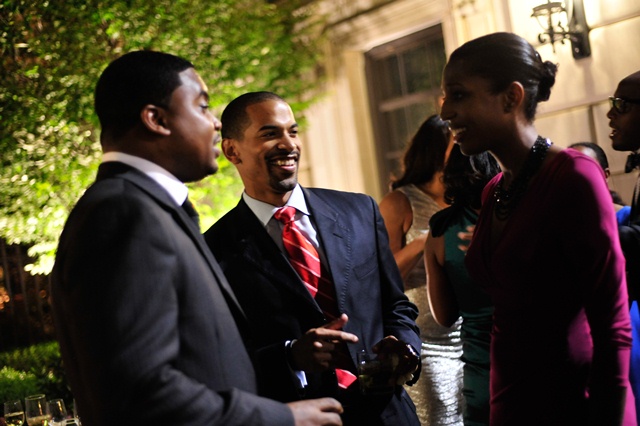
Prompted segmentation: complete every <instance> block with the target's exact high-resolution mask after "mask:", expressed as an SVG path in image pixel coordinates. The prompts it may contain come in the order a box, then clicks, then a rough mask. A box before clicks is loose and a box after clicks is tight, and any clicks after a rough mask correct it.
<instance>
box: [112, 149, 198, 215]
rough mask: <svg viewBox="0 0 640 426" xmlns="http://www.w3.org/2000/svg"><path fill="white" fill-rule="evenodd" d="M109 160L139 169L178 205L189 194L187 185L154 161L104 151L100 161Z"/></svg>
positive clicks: (122, 153)
mask: <svg viewBox="0 0 640 426" xmlns="http://www.w3.org/2000/svg"><path fill="white" fill-rule="evenodd" d="M110 161H118V162H120V163H124V164H126V165H128V166H131V167H133V168H136V169H138V170H140V171H141V172H142V173H144V174H145V175H147V176H149V177H150V178H151V179H153V180H154V181H155V182H156V183H157V184H158V185H160V186H161V187H163V188H164V189H165V191H167V192H168V193H169V195H170V196H171V198H173V199H174V200H175V202H176V203H177V204H178V205H179V206H181V205H182V203H184V201H185V200H186V199H187V195H188V194H189V189H188V188H187V186H186V185H185V184H184V183H182V182H180V180H178V178H176V177H175V176H174V175H172V174H171V173H169V172H168V171H167V170H165V169H163V168H162V167H160V166H158V165H157V164H156V163H152V162H151V161H149V160H145V159H144V158H140V157H136V156H135V155H131V154H125V153H124V152H116V151H111V152H105V153H104V154H103V155H102V162H103V163H107V162H110Z"/></svg>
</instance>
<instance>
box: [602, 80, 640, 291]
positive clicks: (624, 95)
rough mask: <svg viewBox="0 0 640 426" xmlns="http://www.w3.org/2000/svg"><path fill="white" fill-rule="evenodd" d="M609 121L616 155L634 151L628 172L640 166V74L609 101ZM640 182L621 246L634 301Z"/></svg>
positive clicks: (639, 276)
mask: <svg viewBox="0 0 640 426" xmlns="http://www.w3.org/2000/svg"><path fill="white" fill-rule="evenodd" d="M609 101H610V104H611V108H610V109H609V112H607V117H608V118H609V120H610V122H609V125H610V126H611V135H610V137H611V146H612V148H613V149H614V150H616V151H633V153H632V154H630V155H629V158H628V160H627V166H626V168H625V169H626V170H625V171H626V172H627V173H630V172H632V171H634V170H635V169H636V168H638V167H639V166H640V71H637V72H635V73H633V74H631V75H629V76H627V77H625V78H624V79H622V81H620V83H619V84H618V87H617V89H616V91H615V93H614V95H613V96H612V97H611V98H610V99H609ZM639 186H640V178H638V182H637V183H636V187H635V190H634V191H633V200H632V203H631V215H630V216H629V223H628V224H626V225H622V226H620V245H621V246H622V250H623V251H624V254H625V257H626V259H627V285H628V286H629V295H630V296H631V298H632V299H633V300H638V298H639V296H640V201H639V197H640V188H639Z"/></svg>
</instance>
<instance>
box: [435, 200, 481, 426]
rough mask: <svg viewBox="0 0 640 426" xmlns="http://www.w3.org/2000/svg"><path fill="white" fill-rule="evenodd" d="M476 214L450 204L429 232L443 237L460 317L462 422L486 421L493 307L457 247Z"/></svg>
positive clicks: (445, 264)
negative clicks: (467, 267) (470, 272)
mask: <svg viewBox="0 0 640 426" xmlns="http://www.w3.org/2000/svg"><path fill="white" fill-rule="evenodd" d="M477 219H478V215H477V213H476V212H474V211H473V210H471V209H468V208H465V207H458V206H455V205H454V206H451V207H448V208H446V209H444V210H441V211H440V212H438V213H436V214H435V215H433V217H432V218H431V222H430V224H431V232H432V235H433V236H435V237H438V236H441V235H443V236H444V247H445V256H444V257H445V261H444V270H445V273H446V276H447V279H448V280H449V282H450V283H451V285H452V286H453V290H454V293H455V296H456V299H457V302H458V308H459V311H460V316H461V317H462V358H461V359H462V361H463V362H464V367H463V372H464V373H463V388H462V393H463V394H464V398H465V402H466V408H465V411H464V424H465V425H488V424H489V345H490V339H491V337H490V333H491V324H492V320H491V318H492V315H493V306H492V304H491V299H490V298H489V295H488V294H486V293H485V292H484V291H483V290H482V289H481V288H480V287H479V286H478V285H476V284H474V283H473V282H472V281H471V278H470V277H469V274H468V273H467V269H466V267H465V265H464V257H465V253H464V252H463V251H461V250H460V249H459V248H458V245H459V244H460V239H459V238H458V233H459V232H462V231H466V229H467V227H468V226H470V225H475V223H476V221H477Z"/></svg>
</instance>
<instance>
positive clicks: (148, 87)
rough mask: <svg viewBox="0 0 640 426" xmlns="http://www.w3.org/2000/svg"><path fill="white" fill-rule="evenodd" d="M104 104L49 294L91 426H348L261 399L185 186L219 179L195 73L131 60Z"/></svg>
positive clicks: (232, 302)
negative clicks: (95, 154) (86, 183)
mask: <svg viewBox="0 0 640 426" xmlns="http://www.w3.org/2000/svg"><path fill="white" fill-rule="evenodd" d="M95 95H96V98H95V107H96V112H97V114H98V117H99V119H100V123H101V125H102V133H101V144H102V147H103V151H104V157H103V163H102V164H101V166H100V169H99V171H98V175H97V178H96V181H95V183H94V184H93V185H92V186H91V187H90V188H89V189H88V190H87V191H86V193H85V194H84V195H83V196H82V198H81V199H80V200H79V201H78V203H77V205H76V206H75V208H74V209H73V211H72V212H71V214H70V216H69V218H68V221H67V224H66V226H65V229H64V232H63V234H62V236H61V239H60V243H59V247H58V252H57V256H56V263H55V267H54V270H53V285H52V287H53V308H54V315H55V322H56V329H57V332H58V336H59V341H60V347H61V351H62V357H63V361H64V366H65V369H66V371H67V374H68V379H69V382H70V385H71V389H72V391H73V394H74V397H75V400H76V403H77V405H78V411H79V414H80V416H81V417H82V422H83V424H84V425H88V426H94V425H115V424H118V425H121V424H122V425H155V426H157V425H172V426H176V425H180V426H185V425H225V426H229V425H274V426H276V425H277V426H280V425H293V424H305V425H306V424H316V425H325V424H330V425H334V424H341V420H340V418H339V413H340V412H341V407H340V404H339V403H338V402H337V401H335V400H331V399H329V398H327V399H323V400H317V401H311V403H310V404H307V405H304V404H303V405H296V404H288V406H287V405H284V404H282V403H280V402H276V401H272V400H268V399H265V398H262V397H259V396H257V395H256V393H257V385H256V377H255V372H254V369H253V367H252V363H251V360H250V357H249V355H248V353H247V351H246V348H245V347H244V345H243V341H242V336H241V333H242V329H243V328H246V327H247V325H246V318H245V316H244V313H243V311H242V308H241V307H240V306H239V304H238V302H237V300H236V297H235V295H234V294H233V291H232V290H231V288H230V287H229V285H228V283H227V281H226V279H225V277H224V276H223V274H222V271H221V270H220V268H219V266H218V264H217V262H216V260H215V259H214V258H213V256H212V254H211V252H210V251H209V249H208V248H207V246H206V244H205V242H204V240H203V238H202V235H201V234H200V230H199V226H198V225H197V216H196V215H195V211H194V210H193V207H190V208H189V206H190V203H189V202H188V200H187V191H188V190H187V187H186V186H185V185H184V183H183V182H192V181H196V180H200V179H202V178H203V177H205V176H207V175H210V174H212V173H215V172H216V170H217V168H218V165H217V163H216V158H217V157H218V155H219V150H218V149H217V148H216V147H215V145H216V143H217V141H218V139H219V137H218V135H217V132H218V131H219V130H220V122H219V121H218V120H217V119H216V118H215V117H213V115H212V114H211V113H210V112H209V110H208V93H207V88H206V86H205V84H204V82H203V81H202V79H201V78H200V76H199V75H198V74H197V73H196V71H195V70H194V68H193V65H192V64H191V63H189V62H188V61H186V60H184V59H181V58H178V57H176V56H173V55H168V54H164V53H159V52H150V51H139V52H132V53H128V54H126V55H124V56H122V57H120V58H119V59H116V60H115V61H114V62H112V63H111V64H110V65H109V66H108V67H107V68H106V69H105V71H104V72H103V73H102V75H101V77H100V80H99V81H98V84H97V88H96V94H95ZM185 201H186V203H185ZM183 203H185V204H184V208H181V205H182V204H183ZM192 216H195V218H194V217H192ZM194 219H195V220H194ZM236 323H237V325H236ZM309 422H310V423H309Z"/></svg>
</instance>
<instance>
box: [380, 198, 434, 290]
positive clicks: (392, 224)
mask: <svg viewBox="0 0 640 426" xmlns="http://www.w3.org/2000/svg"><path fill="white" fill-rule="evenodd" d="M380 213H381V214H382V218H383V219H384V225H385V227H386V228H387V233H388V234H389V246H390V247H391V252H392V253H393V257H394V259H395V261H396V263H397V264H398V269H400V274H401V275H402V279H406V278H407V275H409V272H411V270H413V268H414V267H415V266H416V265H417V264H418V262H419V261H420V260H421V257H422V253H423V250H424V243H425V240H426V238H427V234H426V233H425V234H424V235H421V236H420V237H417V238H415V239H414V240H413V241H411V242H410V243H409V244H407V243H406V234H407V231H408V230H409V228H410V227H411V224H412V223H413V211H412V210H411V204H410V203H409V200H408V199H407V197H406V196H405V195H404V194H403V193H402V192H400V191H392V192H390V193H388V194H387V195H386V196H385V197H384V198H383V199H382V201H381V202H380Z"/></svg>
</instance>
